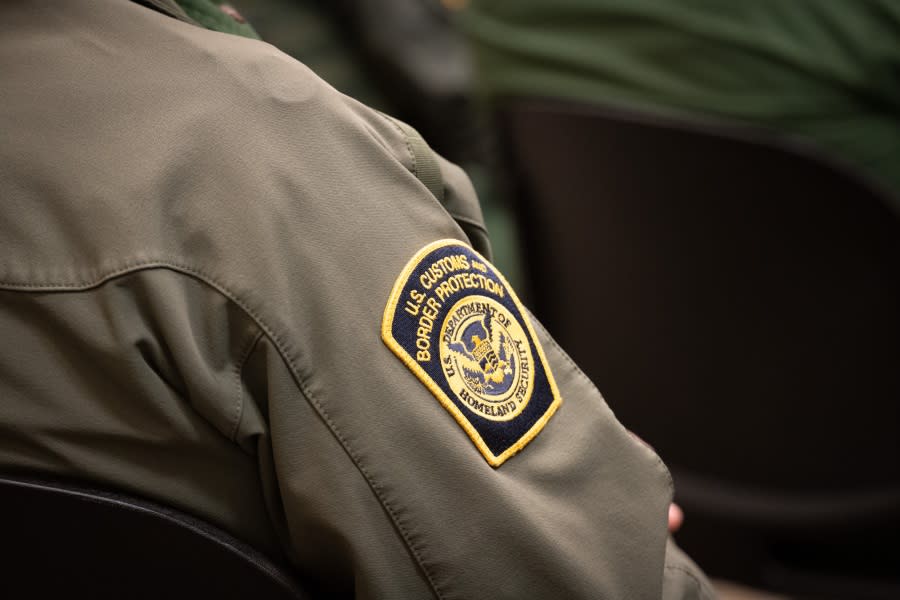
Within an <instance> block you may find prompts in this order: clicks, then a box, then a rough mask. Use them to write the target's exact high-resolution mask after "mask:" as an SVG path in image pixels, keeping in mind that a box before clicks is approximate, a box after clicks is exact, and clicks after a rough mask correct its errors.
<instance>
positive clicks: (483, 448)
mask: <svg viewBox="0 0 900 600" xmlns="http://www.w3.org/2000/svg"><path fill="white" fill-rule="evenodd" d="M446 246H463V247H465V248H466V249H468V250H469V251H470V252H472V253H474V254H475V256H477V257H478V258H479V259H480V260H481V261H483V262H484V263H485V264H486V265H490V267H491V269H492V270H493V272H494V274H496V275H497V276H498V277H499V278H500V283H502V284H503V285H504V287H505V288H506V290H507V291H508V292H509V296H510V298H511V299H512V301H513V303H514V304H515V306H516V308H518V309H519V314H520V315H522V321H523V322H524V324H525V328H526V330H527V331H528V333H529V334H530V335H531V339H532V340H533V341H534V347H535V348H536V349H537V353H538V357H539V359H540V361H541V365H542V366H543V367H544V373H545V374H546V375H547V382H548V383H549V384H550V392H551V393H552V394H553V401H552V402H551V403H550V406H548V407H547V409H546V410H545V411H544V414H543V415H541V417H540V418H539V419H538V420H537V421H536V422H535V423H534V425H532V426H531V428H530V429H529V430H528V431H526V432H525V433H524V434H522V436H521V437H519V439H518V440H516V442H515V443H514V444H512V445H511V446H510V447H509V448H507V449H506V450H504V451H503V452H502V453H501V454H500V455H495V454H494V453H493V452H491V449H490V448H488V446H487V444H486V443H485V441H484V439H483V438H482V437H481V434H480V433H478V430H477V429H475V426H474V425H472V423H471V421H469V419H468V418H467V417H466V415H465V414H464V413H463V412H462V411H461V410H460V409H459V407H457V406H456V404H455V403H454V402H453V401H452V400H451V399H450V398H449V397H448V396H447V394H445V393H444V390H442V389H441V388H440V386H438V384H437V383H436V382H435V381H434V379H432V378H431V376H430V375H428V373H426V372H425V369H423V368H422V367H420V366H419V364H418V363H417V362H416V360H415V359H414V358H413V357H412V356H411V355H410V354H409V353H408V352H407V351H406V350H405V349H404V348H403V346H401V345H400V343H399V342H398V341H397V340H395V339H394V337H393V335H392V334H391V329H392V328H393V325H394V313H395V312H396V311H397V304H398V303H399V301H400V294H401V293H402V292H403V288H404V287H406V283H407V281H408V280H409V276H410V275H411V274H412V272H413V271H414V270H415V268H416V267H417V266H419V263H421V262H422V259H423V258H425V256H427V255H428V254H430V253H431V252H433V251H435V250H437V249H438V248H444V247H446ZM381 340H382V341H383V342H384V343H385V345H386V346H387V347H388V348H390V349H391V351H392V352H393V353H394V354H395V355H396V356H397V358H399V359H400V361H401V362H402V363H403V364H405V365H406V366H407V368H408V369H409V370H410V371H412V372H413V374H415V376H416V377H417V378H418V379H419V381H421V382H422V383H424V384H425V387H427V388H428V389H429V391H431V393H432V394H433V395H434V397H435V398H437V400H438V402H440V403H441V405H442V406H443V407H444V409H446V410H447V412H449V413H450V414H451V415H452V416H453V418H454V419H455V420H456V422H457V423H458V424H459V426H460V427H462V428H463V431H465V432H466V433H467V434H468V436H469V438H471V440H472V442H473V443H474V444H475V447H476V448H478V450H479V452H481V454H482V456H484V458H485V460H487V462H488V464H489V465H491V466H492V467H495V468H496V467H499V466H500V465H502V464H503V463H504V462H506V461H507V460H508V459H509V458H511V457H512V456H514V455H515V454H517V453H518V452H519V451H521V450H522V449H523V448H524V447H525V446H527V445H528V443H529V442H531V440H533V439H534V438H535V437H536V436H537V434H539V433H540V432H541V430H542V429H543V428H544V426H545V425H546V424H547V422H548V421H549V420H550V418H551V417H552V416H553V415H554V414H555V413H556V410H557V409H558V408H559V407H560V405H561V404H562V396H561V395H560V393H559V388H557V386H556V379H555V378H554V377H553V372H552V371H551V370H550V366H549V365H548V364H547V357H546V356H545V355H544V348H543V346H542V345H541V342H540V340H539V339H538V336H537V333H535V331H534V327H532V325H531V319H529V318H528V311H527V310H526V309H525V307H524V306H523V305H522V302H520V301H519V297H518V296H517V295H516V292H515V290H513V288H512V286H510V285H509V282H508V281H506V278H505V277H504V276H503V273H501V272H500V271H499V270H498V269H497V268H496V267H495V266H494V265H493V264H492V263H491V261H489V260H487V259H486V258H485V257H484V256H482V255H481V254H480V253H479V252H478V251H477V250H475V249H474V248H472V247H471V246H469V245H468V244H466V243H465V242H462V241H460V240H455V239H441V240H437V241H434V242H431V243H430V244H427V245H426V246H425V247H423V248H422V249H421V250H419V251H418V252H416V253H415V254H414V255H413V257H412V258H411V259H409V261H408V262H407V263H406V266H404V267H403V270H402V271H401V272H400V275H398V276H397V279H396V281H395V282H394V287H393V289H392V290H391V294H390V296H388V301H387V305H386V306H385V308H384V316H383V318H382V321H381ZM533 393H534V391H533V390H532V394H533ZM529 402H530V399H529Z"/></svg>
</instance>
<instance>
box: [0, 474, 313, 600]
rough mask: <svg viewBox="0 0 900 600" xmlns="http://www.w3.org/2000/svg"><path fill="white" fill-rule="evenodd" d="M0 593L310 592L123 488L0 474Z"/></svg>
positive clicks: (208, 530)
mask: <svg viewBox="0 0 900 600" xmlns="http://www.w3.org/2000/svg"><path fill="white" fill-rule="evenodd" d="M0 544H2V548H3V549H2V556H3V560H2V567H3V575H2V577H0V594H2V596H3V597H4V598H91V599H109V600H112V599H117V600H118V599H123V598H127V599H145V598H146V599H148V600H149V599H154V600H157V599H159V598H166V599H182V598H183V599H186V600H187V599H190V600H198V599H201V598H216V599H217V600H219V599H222V598H228V599H235V600H236V599H239V598H254V599H259V600H300V599H303V598H307V597H308V596H306V595H305V594H303V593H302V592H301V591H300V589H299V588H298V587H297V585H296V583H295V582H294V581H293V580H292V579H291V576H290V575H288V574H287V573H286V572H285V571H283V570H282V569H281V568H280V567H278V566H276V565H275V564H274V563H273V562H272V561H270V560H269V559H268V558H266V557H264V556H262V555H261V554H260V553H259V552H256V551H255V550H253V549H252V548H250V547H248V546H247V545H245V544H243V543H241V542H239V541H237V540H236V539H234V538H233V537H231V536H230V535H228V534H226V533H225V532H223V531H220V530H219V529H217V528H215V527H212V526H210V525H208V524H207V523H204V522H202V521H200V520H197V519H195V518H193V517H190V516H188V515H185V514H182V513H180V512H178V511H175V510H172V509H170V508H166V507H163V506H160V505H157V504H154V503H151V502H147V501H145V500H141V499H137V498H133V497H130V496H125V495H122V494H117V493H111V492H106V491H100V490H95V489H91V488H87V487H82V486H73V485H70V484H64V483H59V482H50V481H41V480H35V479H20V478H16V477H9V476H0Z"/></svg>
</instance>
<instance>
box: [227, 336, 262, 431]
mask: <svg viewBox="0 0 900 600" xmlns="http://www.w3.org/2000/svg"><path fill="white" fill-rule="evenodd" d="M262 336H263V332H262V330H261V329H260V330H259V331H258V332H256V333H255V334H254V335H253V337H251V338H250V343H249V344H247V345H246V347H245V348H244V349H243V351H242V352H241V354H240V358H239V359H238V362H237V364H235V366H234V379H235V385H236V387H237V401H236V402H235V406H234V425H233V426H232V429H231V441H232V442H236V441H237V433H238V429H239V428H240V425H241V419H242V418H243V417H244V386H243V375H244V365H246V364H247V360H248V359H249V358H250V356H251V355H252V354H253V350H255V349H256V345H257V344H258V343H259V340H260V339H262Z"/></svg>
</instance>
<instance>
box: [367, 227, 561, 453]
mask: <svg viewBox="0 0 900 600" xmlns="http://www.w3.org/2000/svg"><path fill="white" fill-rule="evenodd" d="M381 336H382V339H383V340H384V342H385V344H386V345H387V346H388V347H389V348H390V349H391V350H392V351H393V352H394V354H396V355H397V356H398V357H399V358H400V360H402V361H403V363H404V364H406V366H407V367H409V368H410V370H411V371H412V372H413V373H414V374H415V375H416V376H417V377H418V378H419V379H420V380H421V381H422V382H423V383H424V384H425V385H426V387H428V389H429V390H431V392H432V393H433V394H434V396H435V397H436V398H437V399H438V401H439V402H440V403H441V405H443V406H444V408H445V409H447V411H448V412H449V413H450V414H451V415H452V416H453V417H454V419H456V421H457V422H458V423H459V425H460V426H461V427H462V428H463V429H464V430H465V432H466V433H467V434H468V435H469V437H470V438H471V439H472V441H473V442H474V443H475V446H476V447H477V448H478V449H479V451H481V453H482V455H483V456H484V458H485V459H486V460H487V462H488V463H489V464H491V465H492V466H495V467H498V466H500V465H501V464H503V463H504V462H505V461H506V460H507V459H508V458H509V457H511V456H512V455H514V454H515V453H516V452H518V451H519V450H521V449H522V448H524V447H525V445H526V444H528V442H530V441H531V440H532V439H534V437H535V436H536V435H537V434H538V433H539V432H540V431H541V429H542V428H543V427H544V425H545V424H546V423H547V421H548V420H549V419H550V417H551V416H552V415H553V413H554V412H555V411H556V409H557V408H558V407H559V404H560V403H561V398H560V396H559V391H558V390H557V387H556V382H555V381H554V379H553V374H552V373H551V372H550V368H549V366H548V365H547V360H546V357H545V356H544V352H543V349H542V348H541V346H540V343H539V341H538V339H537V335H536V334H535V332H534V329H533V328H532V326H531V322H530V320H529V318H528V314H527V311H526V310H525V308H524V307H523V306H522V304H521V302H519V299H518V297H517V296H516V295H515V292H514V291H513V290H512V288H510V286H509V284H508V283H507V282H506V279H504V278H503V276H502V275H501V274H500V273H499V272H498V271H497V270H496V269H495V268H494V267H493V266H492V265H491V264H490V263H489V262H488V261H487V260H486V259H485V258H484V257H482V256H481V255H480V254H478V253H477V252H476V251H474V250H473V249H471V248H469V247H468V246H466V245H464V244H463V243H461V242H459V241H458V240H440V241H437V242H434V243H432V244H429V245H428V246H426V247H424V248H423V249H421V250H420V251H419V252H417V253H416V255H415V256H413V258H412V259H411V260H410V261H409V262H408V263H407V264H406V266H405V268H404V269H403V271H402V272H401V273H400V276H399V277H398V278H397V281H396V283H395V284H394V288H393V290H392V291H391V295H390V297H389V299H388V302H387V306H386V307H385V311H384V320H383V323H382V330H381Z"/></svg>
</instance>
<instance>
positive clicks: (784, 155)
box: [499, 100, 900, 599]
mask: <svg viewBox="0 0 900 600" xmlns="http://www.w3.org/2000/svg"><path fill="white" fill-rule="evenodd" d="M501 106H502V107H503V108H502V110H501V111H500V113H499V124H500V126H501V131H502V132H503V139H504V140H505V142H506V144H507V146H508V152H509V154H510V156H509V164H510V167H511V175H512V176H511V180H512V181H513V182H514V183H515V184H516V187H517V192H518V193H517V195H516V197H517V199H518V204H517V206H518V211H519V215H518V216H519V218H520V221H521V226H522V229H523V231H522V234H523V237H524V239H525V242H526V249H525V261H526V266H527V268H528V269H530V273H531V276H532V286H533V292H534V304H535V306H534V309H535V312H536V314H537V316H538V317H539V318H540V319H541V320H542V321H543V322H544V323H545V325H546V326H547V327H548V329H549V330H550V331H551V333H552V334H553V335H554V336H555V337H556V338H557V339H558V340H559V341H560V343H561V344H562V346H563V347H565V348H566V349H567V350H568V351H569V352H570V353H571V354H572V356H573V358H574V359H575V361H576V362H577V363H579V364H580V365H581V366H582V368H583V369H584V370H585V371H586V373H587V375H588V376H589V377H590V378H591V379H592V380H593V381H595V382H596V384H597V386H598V387H599V388H600V389H601V391H603V393H604V395H605V396H606V398H607V400H608V402H609V404H610V406H611V407H612V408H613V410H614V411H615V412H616V414H617V416H618V417H619V419H620V420H621V421H622V422H623V423H624V424H625V425H626V426H628V427H629V428H631V429H632V430H634V431H635V432H636V433H637V434H638V435H640V436H641V437H642V438H644V439H645V440H647V442H649V443H650V444H651V445H653V446H654V447H655V448H656V450H657V451H658V453H659V454H660V455H661V456H662V458H663V459H664V460H665V461H666V463H667V464H668V465H669V466H670V468H671V470H672V472H673V475H674V478H675V486H676V498H677V499H678V501H679V502H680V503H681V504H682V505H683V506H684V508H685V512H686V514H687V523H686V527H685V528H684V530H683V532H682V533H681V534H680V535H679V537H678V539H679V543H681V545H683V546H684V547H685V548H686V549H687V551H688V552H689V553H690V554H691V555H692V556H693V557H694V558H695V559H696V560H697V561H698V562H699V563H700V564H701V566H703V567H704V568H705V569H706V570H707V571H708V572H709V573H711V574H712V575H716V576H722V577H728V578H732V579H736V580H739V581H743V582H746V583H749V584H753V585H757V586H762V587H768V588H770V589H777V590H781V591H784V592H787V593H791V594H793V595H795V596H797V597H804V596H809V597H816V598H854V599H863V598H900V550H898V547H900V542H898V541H897V540H898V535H897V534H898V533H900V219H898V212H897V207H898V206H900V202H898V199H897V198H894V197H891V196H889V195H888V194H887V193H885V192H884V191H883V190H879V189H877V187H876V186H874V185H872V184H871V183H870V182H867V181H864V180H863V179H861V178H860V177H858V176H857V175H855V174H854V173H852V172H850V170H849V169H847V168H846V167H844V166H843V165H841V164H838V163H837V162H834V161H831V160H829V159H825V158H823V157H820V156H816V155H815V154H814V153H813V151H811V150H810V149H808V148H805V147H803V146H802V145H797V144H796V143H792V142H784V141H781V142H775V141H771V140H767V139H765V137H764V134H760V133H758V132H754V131H752V130H749V129H747V130H745V129H736V128H733V127H730V126H725V125H721V124H699V123H686V122H680V121H679V122H676V121H668V120H662V119H651V118H647V117H644V116H639V115H631V114H624V113H621V112H613V111H609V110H603V109H600V108H595V107H585V106H577V105H571V104H565V103H559V102H549V101H547V102H543V101H525V100H519V101H507V102H506V103H503V104H502V105H501ZM898 168H900V163H898Z"/></svg>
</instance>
